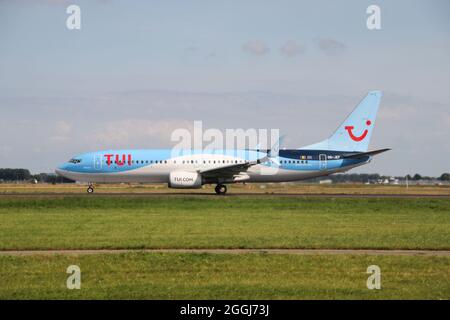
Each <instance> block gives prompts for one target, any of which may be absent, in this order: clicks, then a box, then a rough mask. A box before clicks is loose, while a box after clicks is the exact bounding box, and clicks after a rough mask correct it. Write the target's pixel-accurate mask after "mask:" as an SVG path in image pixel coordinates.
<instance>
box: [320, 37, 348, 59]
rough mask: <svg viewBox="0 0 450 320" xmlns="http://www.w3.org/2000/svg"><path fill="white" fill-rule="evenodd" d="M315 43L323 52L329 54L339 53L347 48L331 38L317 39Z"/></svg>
mask: <svg viewBox="0 0 450 320" xmlns="http://www.w3.org/2000/svg"><path fill="white" fill-rule="evenodd" d="M316 44H317V46H318V48H319V49H320V50H321V51H322V52H323V53H325V54H326V55H329V56H332V55H336V54H340V53H342V52H343V51H345V49H347V46H346V45H345V44H344V43H342V42H340V41H338V40H335V39H333V38H320V39H317V40H316Z"/></svg>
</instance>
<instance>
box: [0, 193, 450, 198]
mask: <svg viewBox="0 0 450 320" xmlns="http://www.w3.org/2000/svg"><path fill="white" fill-rule="evenodd" d="M75 196H78V197H80V196H82V197H84V196H85V197H99V196H102V197H114V196H121V197H125V196H129V197H159V196H173V197H176V196H178V197H179V196H184V197H187V196H189V197H201V196H203V197H268V196H269V197H298V198H383V199H389V198H393V199H396V198H401V199H408V198H411V199H417V198H429V199H450V194H376V193H367V194H348V193H317V194H316V193H228V194H226V195H220V196H218V195H216V194H215V193H212V192H202V193H197V192H195V193H185V192H179V193H176V192H164V193H163V192H159V193H156V192H155V193H122V192H121V193H112V192H105V193H101V192H97V193H94V194H86V193H57V192H52V193H37V192H33V193H0V197H75Z"/></svg>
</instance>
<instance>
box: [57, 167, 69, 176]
mask: <svg viewBox="0 0 450 320" xmlns="http://www.w3.org/2000/svg"><path fill="white" fill-rule="evenodd" d="M65 171H67V166H66V164H62V165H60V166H59V167H58V168H56V169H55V173H56V174H57V175H59V176H64V172H65Z"/></svg>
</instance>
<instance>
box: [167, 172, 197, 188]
mask: <svg viewBox="0 0 450 320" xmlns="http://www.w3.org/2000/svg"><path fill="white" fill-rule="evenodd" d="M201 187H202V176H201V175H200V174H198V173H197V172H188V171H173V172H171V173H170V175H169V188H175V189H196V188H201Z"/></svg>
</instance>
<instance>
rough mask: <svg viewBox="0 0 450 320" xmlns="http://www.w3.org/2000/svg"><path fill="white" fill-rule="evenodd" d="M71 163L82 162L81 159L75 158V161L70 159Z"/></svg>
mask: <svg viewBox="0 0 450 320" xmlns="http://www.w3.org/2000/svg"><path fill="white" fill-rule="evenodd" d="M69 162H70V163H80V162H81V159H75V158H73V159H70V160H69Z"/></svg>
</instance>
